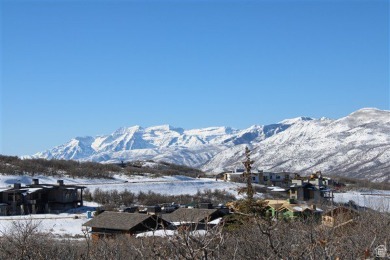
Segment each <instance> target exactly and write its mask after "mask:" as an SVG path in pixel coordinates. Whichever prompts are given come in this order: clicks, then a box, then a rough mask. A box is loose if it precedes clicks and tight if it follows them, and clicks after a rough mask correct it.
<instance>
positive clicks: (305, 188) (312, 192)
mask: <svg viewBox="0 0 390 260" xmlns="http://www.w3.org/2000/svg"><path fill="white" fill-rule="evenodd" d="M290 199H294V200H300V201H307V200H314V201H320V199H321V192H320V190H319V189H317V188H316V187H315V186H314V185H313V184H311V183H303V184H302V185H296V184H293V185H291V186H290Z"/></svg>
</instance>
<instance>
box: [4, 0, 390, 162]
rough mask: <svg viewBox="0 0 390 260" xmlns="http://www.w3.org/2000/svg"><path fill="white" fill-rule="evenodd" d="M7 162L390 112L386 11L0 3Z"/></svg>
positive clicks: (371, 2)
mask: <svg viewBox="0 0 390 260" xmlns="http://www.w3.org/2000/svg"><path fill="white" fill-rule="evenodd" d="M0 8H1V13H0V15H1V24H0V27H1V52H0V55H1V56H0V59H1V114H0V115H1V138H0V140H1V141H0V147H1V150H0V153H2V154H7V155H25V154H33V153H35V152H38V151H42V150H46V149H48V148H52V147H54V146H56V145H60V144H63V143H65V142H67V141H68V140H70V139H71V138H72V137H75V136H85V135H91V136H95V135H98V134H109V133H111V132H112V131H114V130H115V129H117V128H119V127H121V126H132V125H141V126H145V127H147V126H153V125H160V124H171V125H174V126H178V127H183V128H186V129H191V128H200V127H206V126H231V127H234V128H240V129H242V128H246V127H249V126H251V125H253V124H260V125H261V124H269V123H275V122H278V121H280V120H282V119H285V118H291V117H297V116H311V117H322V116H326V117H330V118H339V117H342V116H345V115H347V114H349V113H351V112H353V111H355V110H357V109H360V108H363V107H377V108H379V109H386V110H388V109H389V103H390V96H389V46H390V44H389V1H385V0H383V1H378V0H367V1H351V0H348V1H342V0H340V1H320V0H310V1H309V0H307V1H302V0H300V1H292V0H291V1H287V0H286V1H271V0H269V1H205V0H204V1H190V0H188V1H187V0H180V1H179V0H177V1H144V0H139V1H125V0H122V1H115V0H107V1H92V0H91V1H76V0H69V1H66V0H62V1H61V0H60V1H54V0H53V1H49V0H46V1H43V0H42V1H34V0H30V1H19V0H9V1H7V0H3V1H1V6H0Z"/></svg>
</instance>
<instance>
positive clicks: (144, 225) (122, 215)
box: [83, 211, 168, 240]
mask: <svg viewBox="0 0 390 260" xmlns="http://www.w3.org/2000/svg"><path fill="white" fill-rule="evenodd" d="M83 226H86V227H90V228H91V231H90V233H91V234H92V238H93V239H94V240H96V239H98V238H101V237H112V236H113V235H116V234H127V235H130V236H131V235H135V234H137V233H140V232H145V231H150V230H157V229H161V228H164V227H166V226H168V223H167V222H166V221H165V220H162V219H161V218H159V217H158V216H156V215H148V214H140V213H126V212H110V211H105V212H103V213H101V214H99V215H97V216H96V217H94V218H93V219H91V220H90V221H88V222H86V223H84V224H83Z"/></svg>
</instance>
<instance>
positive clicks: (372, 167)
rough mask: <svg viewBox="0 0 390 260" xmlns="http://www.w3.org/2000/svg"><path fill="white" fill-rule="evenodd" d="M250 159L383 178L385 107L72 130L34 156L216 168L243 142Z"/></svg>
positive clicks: (226, 166) (388, 116)
mask: <svg viewBox="0 0 390 260" xmlns="http://www.w3.org/2000/svg"><path fill="white" fill-rule="evenodd" d="M245 146H249V147H250V148H251V149H252V159H253V160H254V161H255V165H254V166H255V167H256V168H259V169H264V170H273V171H283V170H284V171H297V172H301V173H310V172H313V171H317V170H321V171H323V172H325V173H326V174H327V175H328V174H337V175H344V176H350V177H358V178H369V179H371V180H376V181H390V111H383V110H377V109H373V108H366V109H361V110H358V111H356V112H354V113H352V114H350V115H348V116H346V117H344V118H341V119H338V120H332V119H327V118H321V119H312V118H307V117H299V118H294V119H287V120H283V121H282V122H280V123H277V124H272V125H266V126H258V125H254V126H251V127H249V128H247V129H244V130H238V129H232V128H229V127H209V128H203V129H193V130H184V129H182V128H175V127H172V126H170V125H163V126H155V127H149V128H142V127H140V126H133V127H128V128H120V129H118V130H117V131H115V132H114V133H112V134H110V135H105V136H98V137H77V138H74V139H72V140H71V141H69V142H68V143H66V144H63V145H60V146H57V147H55V148H53V149H51V150H47V151H45V152H41V153H37V154H35V155H34V156H33V157H40V158H47V159H51V158H57V159H73V160H81V161H97V162H118V161H121V160H124V161H133V160H148V159H152V160H155V161H159V160H162V161H167V162H172V163H176V164H184V165H188V166H192V167H199V168H201V169H202V170H205V171H207V172H215V173H217V172H221V171H225V170H231V169H232V168H234V167H235V166H241V165H240V164H241V161H242V160H243V153H244V147H245Z"/></svg>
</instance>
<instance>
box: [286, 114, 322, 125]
mask: <svg viewBox="0 0 390 260" xmlns="http://www.w3.org/2000/svg"><path fill="white" fill-rule="evenodd" d="M311 120H314V118H311V117H304V116H300V117H295V118H290V119H285V120H283V121H280V122H279V123H280V124H283V125H293V124H296V123H299V122H304V121H311Z"/></svg>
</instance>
